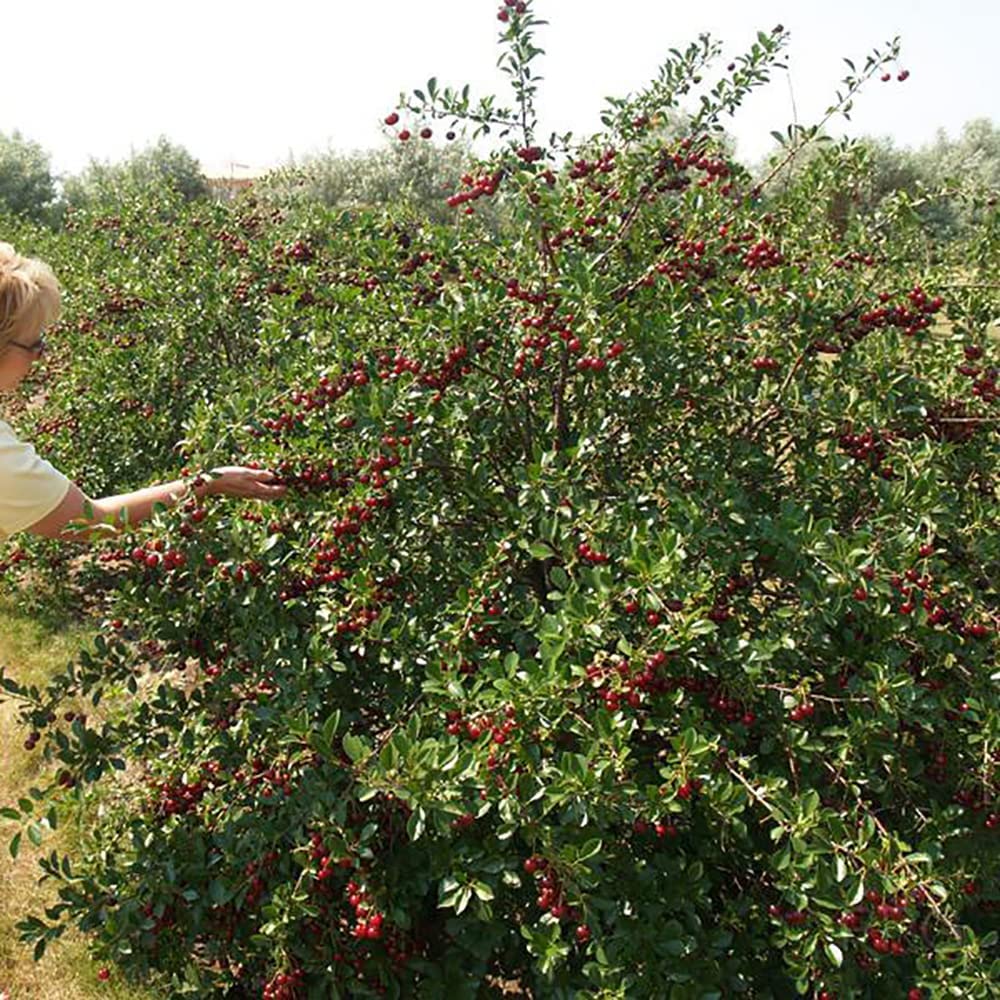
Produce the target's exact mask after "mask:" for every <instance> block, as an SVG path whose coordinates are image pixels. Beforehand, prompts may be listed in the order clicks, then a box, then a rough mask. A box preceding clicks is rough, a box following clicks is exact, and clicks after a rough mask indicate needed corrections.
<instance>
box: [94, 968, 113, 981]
mask: <svg viewBox="0 0 1000 1000" xmlns="http://www.w3.org/2000/svg"><path fill="white" fill-rule="evenodd" d="M97 978H98V979H100V981H101V982H102V983H106V982H107V981H108V980H109V979H110V978H111V971H110V970H109V969H98V970H97Z"/></svg>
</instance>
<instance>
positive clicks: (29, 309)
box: [0, 243, 62, 350]
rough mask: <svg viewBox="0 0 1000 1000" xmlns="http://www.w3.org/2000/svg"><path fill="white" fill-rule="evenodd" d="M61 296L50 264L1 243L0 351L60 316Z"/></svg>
mask: <svg viewBox="0 0 1000 1000" xmlns="http://www.w3.org/2000/svg"><path fill="white" fill-rule="evenodd" d="M61 308H62V296H61V293H60V291H59V282H58V280H57V279H56V276H55V274H53V272H52V268H51V267H49V265H48V264H46V263H44V262H43V261H40V260H35V259H34V258H32V257H22V256H21V255H20V254H19V253H18V252H17V251H16V250H15V249H14V248H13V247H12V246H11V245H10V244H9V243H0V350H2V349H3V348H5V347H6V346H7V345H8V344H9V343H10V342H11V341H12V340H14V339H16V338H17V337H18V336H19V335H21V334H24V333H26V332H29V331H30V332H29V336H31V335H34V333H36V332H37V331H41V330H42V328H43V327H46V326H48V325H49V324H50V323H54V322H55V321H56V320H57V319H58V318H59V313H60V310H61Z"/></svg>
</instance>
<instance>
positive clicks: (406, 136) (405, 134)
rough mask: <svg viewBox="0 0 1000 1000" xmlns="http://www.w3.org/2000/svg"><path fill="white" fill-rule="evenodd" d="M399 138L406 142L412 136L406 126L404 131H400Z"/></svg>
mask: <svg viewBox="0 0 1000 1000" xmlns="http://www.w3.org/2000/svg"><path fill="white" fill-rule="evenodd" d="M398 138H399V141H400V142H406V140H407V139H409V138H410V130H409V129H405V128H404V129H403V131H402V132H400V133H399V137H398Z"/></svg>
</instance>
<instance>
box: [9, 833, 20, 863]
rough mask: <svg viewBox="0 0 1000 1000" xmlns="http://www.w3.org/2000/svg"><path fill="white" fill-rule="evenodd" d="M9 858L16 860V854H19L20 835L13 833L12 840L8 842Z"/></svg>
mask: <svg viewBox="0 0 1000 1000" xmlns="http://www.w3.org/2000/svg"><path fill="white" fill-rule="evenodd" d="M9 850H10V856H11V857H12V858H16V857H17V856H18V854H20V853H21V834H20V833H15V834H14V837H13V839H12V840H11V842H10V847H9Z"/></svg>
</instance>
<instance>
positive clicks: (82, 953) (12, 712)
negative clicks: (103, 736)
mask: <svg viewBox="0 0 1000 1000" xmlns="http://www.w3.org/2000/svg"><path fill="white" fill-rule="evenodd" d="M87 639H88V632H87V630H86V628H85V627H84V626H81V625H80V624H78V623H73V622H71V621H68V620H65V619H64V620H62V621H60V620H59V616H58V614H56V615H53V616H51V617H48V618H47V619H46V620H44V621H42V620H40V619H39V617H38V616H37V615H34V616H33V615H30V614H29V613H28V612H27V611H26V610H25V609H24V608H23V607H19V606H18V605H17V604H16V602H14V601H12V600H10V599H7V598H3V599H0V664H2V665H3V666H4V667H5V668H6V670H7V672H8V674H10V675H11V676H12V677H14V678H15V679H17V680H18V681H20V682H21V683H26V682H27V683H35V684H43V683H44V682H45V681H46V679H47V678H48V677H50V676H52V675H53V674H54V673H55V672H56V671H58V670H60V669H61V668H62V667H64V666H65V665H66V663H67V662H68V661H70V660H71V659H73V657H74V655H75V654H76V652H77V651H78V650H79V649H80V647H81V646H82V645H83V644H84V643H85V642H86V641H87ZM25 735H26V733H25V732H24V730H23V729H22V728H21V727H20V726H19V724H18V721H17V706H16V705H15V704H14V703H12V702H10V701H3V702H0V761H3V767H2V769H0V804H8V803H11V802H14V801H16V800H17V799H18V798H19V797H21V796H22V795H23V794H24V791H25V790H26V789H27V788H28V787H30V786H31V785H41V784H44V783H46V779H47V773H48V772H47V768H48V766H47V765H46V764H45V762H44V760H43V759H42V758H41V756H40V754H39V752H38V751H35V752H34V753H28V752H26V751H25V750H24V748H23V743H24V738H25ZM14 832H15V827H14V824H12V823H10V822H8V821H6V820H0V887H2V891H0V995H2V994H3V993H4V991H6V992H7V993H8V994H9V997H10V1000H153V998H154V996H155V994H153V993H150V992H148V991H146V990H143V989H140V988H137V987H135V986H133V985H126V984H124V983H122V982H121V981H120V980H119V978H118V977H117V976H116V975H115V974H114V972H113V973H112V977H111V980H110V981H108V982H106V983H102V982H100V981H99V980H98V978H97V972H98V968H99V966H98V964H97V963H95V962H93V961H91V959H90V957H89V955H88V953H87V945H86V941H85V940H84V939H83V938H82V937H81V936H80V935H78V934H74V933H69V934H67V935H66V936H64V937H63V938H62V939H61V940H60V941H58V942H56V943H55V944H54V945H53V946H52V947H51V948H50V949H49V951H48V953H47V954H46V955H45V956H44V957H43V958H42V960H41V961H39V962H35V961H34V959H33V957H32V952H31V949H30V948H28V947H27V946H25V945H23V944H21V942H20V941H19V939H18V933H17V930H16V928H15V925H16V924H17V922H18V920H20V919H21V918H22V917H23V916H25V914H27V913H29V912H34V913H41V911H42V910H43V909H44V907H45V906H47V905H50V904H51V902H52V901H53V898H54V890H53V888H52V887H50V886H49V885H47V884H46V885H39V884H38V876H39V874H40V872H39V869H38V865H37V858H38V853H39V852H38V851H36V849H35V848H34V847H32V846H31V844H30V843H28V841H27V840H25V841H24V843H23V844H22V847H21V852H20V854H19V856H18V858H17V859H16V860H15V859H12V858H11V856H10V853H9V851H8V850H7V844H8V843H9V841H10V838H11V836H13V833H14ZM71 836H72V834H71V832H70V831H66V830H60V831H58V832H57V833H55V834H49V835H48V836H47V837H46V839H45V841H43V845H42V848H43V849H44V850H46V851H51V850H53V849H63V850H64V849H66V848H67V846H70V844H71V839H70V838H71Z"/></svg>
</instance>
